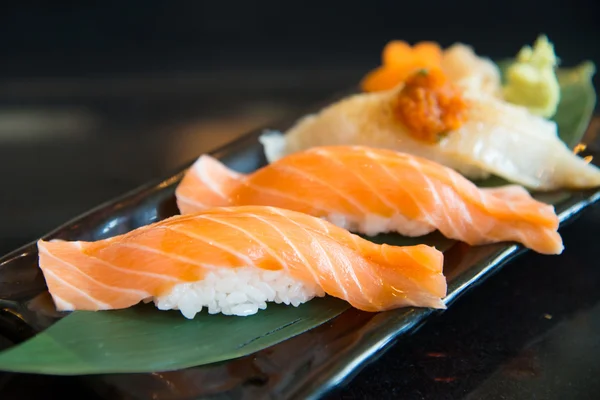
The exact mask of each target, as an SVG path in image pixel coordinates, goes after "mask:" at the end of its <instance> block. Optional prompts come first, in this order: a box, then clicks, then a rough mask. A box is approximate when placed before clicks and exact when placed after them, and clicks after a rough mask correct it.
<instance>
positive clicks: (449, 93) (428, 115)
mask: <svg viewBox="0 0 600 400" xmlns="http://www.w3.org/2000/svg"><path fill="white" fill-rule="evenodd" d="M467 108H468V104H467V102H466V101H465V99H464V98H463V97H462V93H461V91H460V90H459V89H458V88H456V87H455V86H454V85H452V83H451V82H449V81H448V78H447V77H446V75H445V74H444V72H442V70H441V69H439V68H432V69H429V70H421V71H418V72H416V73H414V74H413V75H411V76H410V77H409V78H408V79H407V80H406V82H405V86H404V88H402V90H401V91H400V93H398V96H397V97H396V102H395V104H394V114H395V116H396V117H398V119H399V120H400V122H402V123H403V124H404V125H405V126H406V127H407V128H408V130H409V131H410V133H411V134H412V135H413V136H414V137H415V138H416V139H419V140H422V141H425V142H430V143H436V142H438V141H439V140H440V139H441V138H442V137H443V136H444V135H445V134H446V133H447V132H449V131H452V130H455V129H458V128H460V127H461V125H462V124H463V123H464V122H465V120H466V111H467Z"/></svg>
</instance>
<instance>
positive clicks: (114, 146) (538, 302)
mask: <svg viewBox="0 0 600 400" xmlns="http://www.w3.org/2000/svg"><path fill="white" fill-rule="evenodd" d="M599 16H600V2H599V1H597V0H578V1H556V2H551V1H526V0H521V1H515V0H510V1H502V2H486V1H478V2H476V1H463V2H452V1H412V2H411V1H398V0H394V1H391V0H390V1H369V2H367V1H363V2H359V1H349V0H348V1H318V2H317V1H302V2H285V1H281V0H280V1H273V0H268V1H257V2H249V1H247V2H242V1H233V2H225V1H223V2H217V1H211V2H208V1H164V0H163V1H157V0H146V1H129V2H125V1H112V2H111V1H89V2H76V1H12V2H6V3H4V4H3V5H1V6H0V55H1V57H0V179H1V182H2V184H1V185H0V253H2V254H3V253H6V252H8V251H10V250H13V249H15V248H16V247H18V246H20V245H22V244H25V243H27V242H29V241H31V240H35V239H37V238H38V237H39V236H41V235H43V234H45V233H46V232H48V231H49V230H51V229H53V228H54V227H56V226H57V225H59V224H61V223H63V222H65V221H66V220H68V219H70V218H72V217H75V216H76V215H78V214H79V213H81V212H84V211H86V210H87V209H89V208H90V207H93V206H96V205H98V204H99V203H101V202H103V201H105V200H108V199H110V198H112V197H114V196H116V195H119V194H122V193H123V192H125V191H127V190H130V189H132V188H134V187H136V186H138V185H140V184H143V183H144V182H146V181H148V180H151V179H155V178H157V177H161V176H164V175H166V174H169V173H170V171H172V170H173V169H176V168H178V167H179V166H181V165H182V164H185V163H187V162H189V161H191V160H193V159H194V158H196V157H197V156H198V155H199V154H201V153H203V152H206V151H209V150H211V149H213V148H215V147H216V146H218V145H220V144H223V143H225V142H227V141H229V140H231V139H233V138H234V137H236V136H238V135H240V134H243V133H244V132H245V131H247V130H250V129H253V128H256V127H258V126H261V125H265V124H268V122H269V121H271V120H273V119H278V118H282V117H286V116H294V115H296V116H297V115H299V113H301V112H302V110H304V108H305V107H307V106H309V105H310V104H312V103H314V102H316V101H320V100H323V99H325V98H327V97H328V96H330V95H331V94H333V93H334V92H336V91H339V90H342V89H345V88H348V87H350V86H352V85H354V84H356V83H357V82H358V80H359V79H360V78H361V77H362V76H363V75H364V73H365V72H366V71H368V70H369V69H370V68H372V67H374V66H376V65H377V64H378V62H379V56H380V52H381V49H382V47H383V46H384V45H385V43H386V42H387V41H389V40H391V39H404V40H407V41H409V42H411V43H414V42H416V41H420V40H435V41H438V42H440V43H441V44H442V45H443V46H448V45H450V44H452V43H454V42H456V41H462V42H464V43H467V44H470V45H473V46H474V47H475V49H476V51H477V53H478V54H481V55H485V56H489V57H491V58H494V59H497V58H504V57H508V56H512V55H514V54H516V52H517V51H518V50H519V49H520V48H521V46H523V45H524V44H531V43H532V42H533V41H534V40H535V38H536V37H537V35H538V34H539V33H546V34H547V35H548V37H549V39H550V40H551V41H553V42H554V44H555V49H556V52H557V53H558V55H559V57H560V58H561V60H562V64H563V65H564V66H572V65H575V64H577V63H579V62H581V61H583V60H586V59H588V60H592V61H594V62H595V63H596V64H597V65H599V64H600V46H599V45H598V43H599V42H600V24H599V23H598V18H599ZM598 82H599V81H598V77H596V78H595V83H596V87H598ZM597 209H598V207H596V211H593V212H591V214H588V217H586V218H583V219H581V220H580V221H578V222H577V223H575V224H574V225H573V226H572V227H569V228H568V229H567V230H566V231H565V244H566V246H567V249H569V248H572V250H571V251H568V250H567V252H566V253H565V255H562V256H560V257H552V258H551V259H549V258H547V257H544V256H539V255H534V254H529V255H527V256H526V257H524V258H523V260H522V261H519V262H515V263H513V264H511V265H510V266H509V267H507V269H508V271H506V272H504V271H503V273H501V274H499V275H498V277H494V278H492V279H491V282H490V283H489V284H485V285H483V286H482V287H481V288H479V289H478V290H476V291H474V292H473V294H472V295H471V294H470V295H468V296H465V298H464V300H461V301H460V302H459V303H457V305H456V308H455V309H454V310H452V311H451V312H448V313H447V314H444V316H443V317H442V318H440V319H439V320H438V321H437V322H434V323H433V324H432V325H429V327H426V328H424V329H423V331H421V332H419V335H417V336H415V337H414V338H412V339H407V340H405V341H402V342H401V343H403V344H400V345H398V346H396V347H395V348H394V350H392V351H391V352H390V353H388V355H387V356H386V357H384V358H383V359H382V360H381V362H380V363H377V364H375V365H373V366H372V367H370V368H369V369H367V370H366V371H365V372H364V373H363V374H361V375H359V378H358V379H357V380H356V381H355V382H354V383H353V384H352V385H351V386H350V387H349V388H347V389H345V390H343V391H341V392H339V393H338V394H337V395H336V396H338V395H339V396H340V397H342V398H348V399H350V398H352V399H354V398H356V399H358V398H397V397H398V396H400V395H401V394H408V398H459V397H465V398H477V399H482V398H486V399H487V398H489V399H492V398H494V399H495V398H502V396H509V397H510V398H519V395H520V398H557V399H558V398H566V397H565V396H567V397H569V398H593V397H594V396H593V393H595V392H597V389H598V386H597V384H595V383H594V382H595V380H596V378H595V377H597V372H598V369H597V354H598V346H597V341H595V340H594V338H597V334H598V332H597V329H595V328H594V329H592V328H590V327H597V326H598V321H600V313H599V312H598V310H599V309H598V307H596V306H595V305H596V304H598V301H599V300H600V298H599V297H598V295H597V290H595V289H594V288H595V287H597V286H594V285H596V284H597V282H598V279H599V278H598V274H597V273H596V272H594V271H596V270H597V268H594V267H597V265H596V264H597V262H595V261H594V260H597V257H598V256H599V254H598V250H597V248H596V247H594V246H593V238H594V235H595V237H598V229H597V227H598V221H600V219H599V218H598V216H599V215H600V213H599V212H598V211H597ZM540 276H542V277H544V279H543V281H542V282H541V284H539V285H536V286H532V282H537V281H538V277H540ZM557 293H558V295H557ZM471 304H475V305H477V307H475V309H473V307H472V306H471ZM473 314H476V315H478V316H479V317H478V318H472V315H473ZM547 315H552V316H553V318H552V320H551V321H550V320H548V319H547V318H546V317H545V316H547ZM582 326H584V327H587V328H586V329H583V328H582ZM430 349H433V350H435V351H440V352H442V351H443V352H446V353H448V354H452V355H453V356H452V357H449V358H444V359H441V360H438V361H436V362H433V361H431V360H430V359H427V358H426V357H425V355H424V354H425V353H426V351H427V350H430ZM523 360H525V361H523ZM532 363H533V366H531V365H530V364H532ZM565 365H567V366H568V367H566V368H565V367H563V366H565ZM565 369H566V370H568V372H572V373H573V374H571V375H569V374H566V375H565V373H564V372H565V371H564V370H565ZM523 370H524V371H525V372H523ZM503 371H504V372H503ZM506 371H512V372H510V373H506ZM514 371H517V374H516V375H515V374H514ZM519 371H520V372H519ZM531 371H533V372H531ZM439 377H442V378H444V379H445V378H453V379H454V380H452V381H450V380H441V381H438V380H436V379H437V378H439ZM531 377H534V378H531ZM28 382H32V381H30V379H29V377H22V378H19V379H15V380H14V381H11V382H9V383H8V389H5V390H7V391H6V392H5V393H8V394H7V395H8V397H9V398H19V399H21V398H26V397H23V396H25V394H24V393H25V392H24V389H25V388H27V389H31V390H32V391H36V393H38V394H37V395H38V396H39V393H42V392H44V391H47V392H48V393H49V392H50V391H56V390H57V388H56V384H55V383H49V382H50V381H49V380H42V383H40V381H37V382H38V383H33V384H29V383H28ZM52 382H54V381H52ZM59 382H62V385H63V386H62V388H63V392H68V391H69V390H71V389H70V388H72V386H71V383H70V381H67V380H61V381H59ZM27 393H29V392H27ZM58 393H59V392H58V391H57V398H58V396H59V394H58ZM469 393H470V395H469ZM11 394H12V396H14V397H11ZM31 396H32V398H33V396H35V395H34V394H31ZM469 396H470V397H469ZM1 397H3V396H2V395H0V398H1Z"/></svg>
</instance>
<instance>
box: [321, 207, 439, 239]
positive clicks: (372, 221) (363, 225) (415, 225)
mask: <svg viewBox="0 0 600 400" xmlns="http://www.w3.org/2000/svg"><path fill="white" fill-rule="evenodd" d="M322 219H324V220H326V221H329V222H331V223H332V224H334V225H336V226H338V227H340V228H344V229H346V230H349V231H350V232H358V233H362V234H364V235H366V236H375V235H378V234H380V233H388V232H398V233H400V234H401V235H405V236H423V235H426V234H428V233H431V232H433V231H434V230H435V228H434V227H433V225H431V224H428V223H426V222H422V221H418V220H410V219H408V218H406V217H405V216H403V215H400V214H396V215H394V216H392V217H391V218H388V217H383V216H381V215H377V214H367V215H366V216H364V217H363V218H349V217H348V216H347V215H344V214H333V213H332V214H329V215H327V216H326V217H323V218H322Z"/></svg>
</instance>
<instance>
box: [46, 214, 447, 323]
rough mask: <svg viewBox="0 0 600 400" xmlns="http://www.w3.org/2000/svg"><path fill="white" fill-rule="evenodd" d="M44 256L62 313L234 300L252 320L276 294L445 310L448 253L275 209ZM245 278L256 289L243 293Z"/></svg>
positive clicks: (180, 224)
mask: <svg viewBox="0 0 600 400" xmlns="http://www.w3.org/2000/svg"><path fill="white" fill-rule="evenodd" d="M38 249H39V266H40V268H41V270H42V272H43V274H44V277H45V279H46V282H47V285H48V289H49V291H50V294H51V295H52V298H53V299H54V302H55V304H56V307H57V309H58V310H60V311H71V310H109V309H121V308H127V307H130V306H133V305H135V304H137V303H139V302H140V301H142V300H144V301H151V300H154V301H155V304H157V306H158V307H159V308H161V309H181V310H182V313H184V315H186V316H188V315H192V317H193V315H195V313H196V312H199V311H200V310H201V309H202V307H203V306H204V307H208V308H209V312H211V310H212V312H219V310H222V309H223V307H225V306H227V307H229V306H228V305H231V304H233V303H235V307H234V306H232V307H230V308H231V310H229V311H228V313H229V314H235V315H249V314H252V313H254V312H256V310H257V308H264V307H259V306H257V305H256V304H258V303H264V302H265V301H272V300H268V298H269V295H268V293H269V292H270V291H279V292H278V293H283V292H285V293H286V296H288V298H294V299H295V300H290V301H283V302H285V303H291V304H294V305H297V304H300V303H303V302H305V301H308V300H310V299H311V298H313V297H316V296H324V295H325V294H329V295H331V296H334V297H338V298H340V299H343V300H346V301H347V302H349V303H350V304H351V305H352V306H354V307H355V308H358V309H360V310H364V311H382V310H389V309H393V308H397V307H404V306H416V307H432V308H445V306H444V303H443V302H442V298H443V297H444V296H445V295H446V289H447V288H446V279H445V277H444V275H443V273H442V267H443V254H442V253H441V252H440V251H438V250H436V249H435V248H433V247H430V246H425V245H417V246H407V247H397V246H388V245H385V244H384V245H377V244H374V243H372V242H369V241H368V240H365V239H362V238H361V237H359V236H356V235H354V234H352V233H350V232H348V231H346V230H345V229H342V228H339V227H337V226H335V225H333V224H331V223H328V222H326V221H324V220H322V219H319V218H316V217H312V216H310V215H306V214H302V213H299V212H295V211H290V210H284V209H278V208H274V207H265V206H242V207H222V208H213V209H210V210H207V211H204V212H200V213H195V214H188V215H183V216H182V215H177V216H174V217H171V218H169V219H166V220H163V221H160V222H157V223H154V224H152V225H148V226H144V227H141V228H138V229H136V230H133V231H131V232H129V233H126V234H123V235H120V236H116V237H113V238H110V239H106V240H100V241H96V242H82V241H58V240H55V241H44V240H40V241H38ZM237 272H240V274H239V276H237V275H236V276H234V275H232V274H235V273H237ZM241 272H243V274H242V273H241ZM228 274H229V275H228ZM242 275H244V276H246V277H250V278H248V279H246V278H244V279H246V280H245V281H244V282H250V283H252V285H250V286H252V288H248V287H247V285H246V286H244V287H242V288H240V287H239V284H240V282H241V281H240V279H238V278H239V277H240V276H242ZM224 276H225V277H229V278H232V279H233V278H235V279H237V280H234V281H232V280H229V281H227V279H229V278H227V279H222V278H223V277H224ZM215 279H217V280H215ZM219 279H220V280H219ZM273 279H279V286H280V287H279V288H277V287H276V285H275V284H271V281H272V280H273ZM217 281H218V282H217ZM232 282H233V283H232ZM281 282H284V284H282V283H281ZM265 284H266V286H265ZM194 285H195V286H194ZM227 285H229V286H231V287H229V288H225V286H227ZM236 285H237V286H236ZM261 285H262V286H261ZM269 285H270V286H269ZM186 291H187V292H186ZM215 291H216V292H220V293H222V294H219V293H216V292H215ZM182 292H186V293H183V294H182ZM261 292H263V293H261ZM215 293H216V294H215ZM265 293H267V294H265ZM298 293H299V294H298ZM261 295H264V296H263V297H264V298H263V299H262V300H256V302H254V303H253V301H252V300H251V299H250V300H248V298H256V299H258V298H260V297H261ZM181 296H183V297H181ZM185 296H187V300H185V299H184V297H185ZM190 296H192V297H193V298H192V297H190ZM194 296H195V297H194ZM207 296H208V297H209V298H208V300H206V301H205V300H202V299H204V298H206V297H207ZM211 296H212V297H211ZM219 296H221V298H219ZM244 296H246V297H248V298H245V297H244ZM275 297H276V296H275V295H271V297H270V298H271V299H273V298H275ZM182 299H183V300H182ZM190 299H191V300H190ZM194 299H195V300H194ZM198 299H199V300H198ZM235 299H238V300H235ZM240 299H241V300H240ZM265 299H267V300H265ZM194 301H195V303H194V304H196V305H190V304H192V303H193V302H194ZM211 302H212V303H211ZM219 302H220V303H219ZM217 303H219V304H221V306H219V305H218V304H217ZM255 303H256V304H255ZM211 307H212V308H211ZM219 307H221V308H219ZM227 307H226V308H227ZM236 307H237V308H236ZM240 307H241V308H240ZM244 307H245V308H244ZM184 309H185V312H184ZM244 310H245V311H244ZM248 310H250V311H248ZM252 311H253V312H252Z"/></svg>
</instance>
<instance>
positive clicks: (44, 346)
mask: <svg viewBox="0 0 600 400" xmlns="http://www.w3.org/2000/svg"><path fill="white" fill-rule="evenodd" d="M593 71H594V68H593V64H591V63H584V64H582V65H581V66H579V67H576V68H571V69H560V70H559V81H560V84H561V92H562V100H561V102H560V105H559V107H558V111H557V113H556V115H555V117H554V120H555V121H556V122H557V124H558V126H559V131H560V137H561V139H563V140H564V141H565V143H567V144H568V145H569V146H571V147H572V146H574V145H575V144H577V143H578V142H579V141H580V140H581V137H582V136H583V134H584V132H585V129H586V127H587V126H588V124H589V120H590V117H591V114H592V110H593V109H594V105H595V101H596V95H595V92H594V88H593V86H592V84H591V76H592V75H593ZM502 183H504V182H503V181H502V180H500V179H499V178H496V177H493V178H490V179H489V180H487V181H485V182H479V183H478V184H481V185H482V186H492V185H499V184H502ZM561 196H562V197H561ZM561 196H559V197H555V198H548V199H547V200H548V201H552V202H556V201H561V200H564V196H565V194H564V193H563V194H562V195H561ZM566 196H568V194H566ZM368 239H370V240H372V241H374V242H377V243H388V244H394V245H413V244H416V243H426V244H430V245H433V246H435V247H436V248H438V249H439V250H441V251H445V250H446V249H448V248H449V247H450V246H451V245H452V244H453V243H454V242H453V241H452V240H449V239H446V238H444V237H443V236H441V235H440V234H439V233H433V234H431V235H427V236H425V237H421V238H406V237H402V236H399V235H391V234H388V235H379V236H377V237H375V238H368ZM348 308H349V305H348V304H347V303H346V302H344V301H341V300H338V299H335V298H331V297H325V298H318V299H314V300H312V301H310V302H308V303H306V304H303V305H301V306H300V307H297V308H296V307H292V306H284V305H276V304H271V305H269V306H268V308H267V309H266V310H264V311H260V312H259V313H258V314H257V315H254V316H251V317H245V318H242V317H228V316H223V315H207V314H206V313H201V314H199V315H197V316H196V318H195V319H193V320H187V319H185V318H183V317H182V316H181V315H180V313H179V312H177V311H170V312H167V311H159V310H157V309H155V308H154V307H153V306H152V305H140V306H136V307H133V308H130V309H126V310H118V311H102V312H84V311H77V312H73V313H71V314H69V315H68V316H66V317H65V318H63V319H62V320H60V321H58V322H57V323H56V324H54V325H53V326H51V327H50V328H49V329H47V330H45V331H43V332H41V333H39V334H38V335H36V336H35V337H33V338H32V339H30V340H28V341H26V342H24V343H22V344H20V345H17V346H15V347H13V348H10V349H8V350H5V351H4V352H2V353H0V370H5V371H15V372H26V373H40V374H54V375H79V374H99V373H126V372H129V373H136V372H139V373H141V372H153V371H168V370H176V369H181V368H186V367H190V366H198V365H203V364H208V363H214V362H218V361H224V360H229V359H233V358H237V357H241V356H244V355H248V354H251V353H254V352H256V351H259V350H262V349H265V348H267V347H270V346H272V345H274V344H277V343H279V342H282V341H284V340H286V339H289V338H291V337H293V336H296V335H299V334H301V333H303V332H305V331H308V330H310V329H313V328H315V327H317V326H319V325H321V324H323V323H325V322H326V321H328V320H331V319H333V318H335V317H336V316H338V315H339V314H341V313H342V312H344V311H345V310H347V309H348Z"/></svg>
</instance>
